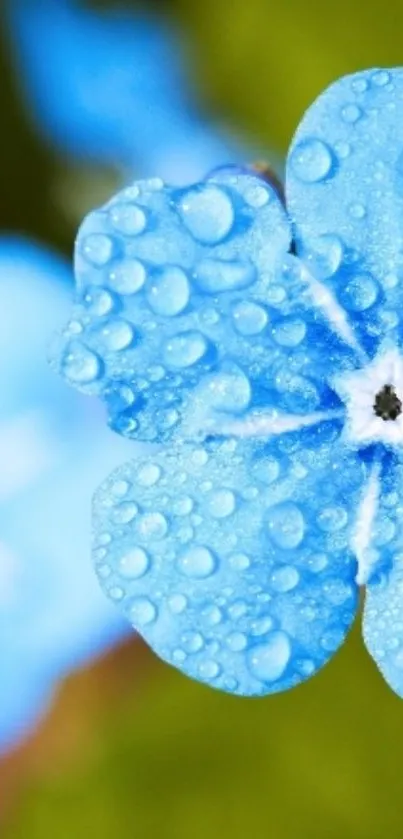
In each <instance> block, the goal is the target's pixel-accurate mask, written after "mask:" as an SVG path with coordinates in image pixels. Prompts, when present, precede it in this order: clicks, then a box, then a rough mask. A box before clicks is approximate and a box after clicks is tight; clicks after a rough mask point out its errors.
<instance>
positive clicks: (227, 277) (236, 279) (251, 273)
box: [194, 258, 256, 294]
mask: <svg viewBox="0 0 403 839" xmlns="http://www.w3.org/2000/svg"><path fill="white" fill-rule="evenodd" d="M194 279H195V281H196V283H197V285H198V286H199V288H201V289H202V290H203V291H205V292H207V294H219V293H220V292H224V291H235V290H236V289H241V288H247V287H248V286H250V285H252V283H253V282H254V281H255V279H256V269H255V266H254V265H253V263H252V262H251V261H250V260H248V259H243V260H242V259H238V260H236V261H235V260H224V259H211V258H206V259H203V260H201V261H200V262H199V263H198V265H197V267H196V269H195V272H194Z"/></svg>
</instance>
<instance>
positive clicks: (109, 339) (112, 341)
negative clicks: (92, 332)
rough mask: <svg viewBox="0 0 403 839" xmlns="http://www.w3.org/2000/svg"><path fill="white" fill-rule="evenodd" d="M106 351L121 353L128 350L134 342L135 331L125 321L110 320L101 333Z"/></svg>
mask: <svg viewBox="0 0 403 839" xmlns="http://www.w3.org/2000/svg"><path fill="white" fill-rule="evenodd" d="M100 335H101V339H102V343H103V344H104V346H105V348H106V350H109V351H112V352H120V351H121V350H125V349H127V347H129V346H130V344H131V343H132V341H133V338H134V331H133V327H132V326H131V325H130V323H127V321H125V320H117V319H116V320H110V321H109V322H108V323H107V324H106V325H105V326H103V327H102V329H101V331H100Z"/></svg>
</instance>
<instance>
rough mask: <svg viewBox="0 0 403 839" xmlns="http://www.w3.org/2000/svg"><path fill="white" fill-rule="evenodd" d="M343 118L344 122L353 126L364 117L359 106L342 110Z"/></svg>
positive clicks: (348, 106)
mask: <svg viewBox="0 0 403 839" xmlns="http://www.w3.org/2000/svg"><path fill="white" fill-rule="evenodd" d="M341 116H342V119H343V120H344V122H347V123H349V124H350V125H353V124H354V123H355V122H357V121H358V120H359V119H360V117H361V116H362V110H361V108H359V107H358V105H345V106H344V108H342V110H341Z"/></svg>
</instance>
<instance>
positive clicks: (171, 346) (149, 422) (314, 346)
mask: <svg viewBox="0 0 403 839" xmlns="http://www.w3.org/2000/svg"><path fill="white" fill-rule="evenodd" d="M288 246H289V229H288V222H287V219H286V217H285V213H284V210H283V208H282V205H281V204H280V203H279V199H278V197H277V195H276V193H275V192H274V190H273V189H271V188H270V187H269V186H268V185H266V184H265V183H264V182H263V181H262V180H261V179H260V178H258V177H255V176H253V175H251V174H239V172H236V173H235V174H234V172H231V170H230V169H229V170H228V169H227V170H222V171H220V172H217V173H216V174H215V175H213V176H212V177H210V178H208V179H207V180H206V181H204V182H202V183H200V184H197V185H195V186H192V187H189V188H187V189H186V190H177V189H172V188H170V187H166V186H164V185H163V184H162V182H160V181H155V180H154V181H146V182H139V183H138V184H135V185H134V186H132V187H130V188H129V189H126V190H124V191H123V192H121V193H119V194H118V196H117V197H116V198H115V199H114V200H113V201H112V202H110V203H109V204H108V205H107V206H106V207H104V208H102V209H101V210H99V211H96V212H94V213H91V214H90V216H88V218H87V219H86V220H85V222H84V224H83V226H82V228H81V231H80V234H79V237H78V242H77V254H76V268H77V283H78V288H79V300H78V304H77V306H76V308H75V311H74V316H73V320H72V322H71V323H70V324H69V326H68V327H67V330H66V331H65V333H64V335H63V336H62V341H61V347H60V346H59V347H58V348H57V349H56V357H57V362H56V364H57V367H58V369H59V370H60V371H61V372H62V374H63V375H64V376H65V377H66V379H67V380H68V381H69V383H70V384H73V385H75V386H77V387H79V388H80V389H81V390H84V391H85V392H88V393H93V394H98V395H100V396H101V397H102V398H103V399H104V400H105V402H106V404H107V408H108V413H109V423H110V425H111V426H112V428H113V429H114V430H115V431H117V432H119V433H121V434H123V435H125V436H128V437H131V438H138V439H142V440H153V441H154V440H156V441H157V440H164V439H165V440H166V439H169V438H170V437H171V436H172V434H173V433H174V432H177V431H178V429H179V428H180V433H182V434H184V433H185V425H186V434H187V435H188V436H192V437H194V436H195V434H196V433H197V430H198V429H200V427H203V428H205V418H206V416H208V414H209V413H211V411H217V412H221V414H226V415H236V416H240V415H243V414H244V413H245V412H246V411H250V410H254V409H260V408H261V406H264V408H265V409H270V408H273V409H274V410H276V411H280V412H282V411H286V412H291V413H298V414H301V413H310V412H312V411H316V410H328V409H329V408H334V407H336V406H337V407H340V401H339V400H338V398H337V397H335V396H334V394H332V393H331V392H330V390H329V388H328V386H327V385H326V379H327V378H328V376H329V375H330V374H331V373H332V372H336V371H339V370H340V368H343V369H344V368H345V366H346V365H347V366H348V367H351V366H353V364H354V362H353V358H354V357H355V354H356V350H357V347H356V346H355V345H354V340H350V339H351V336H352V339H354V334H353V332H352V331H351V332H350V331H349V327H348V324H347V323H345V322H344V321H343V314H344V313H343V312H342V310H341V309H340V307H338V308H337V306H336V305H335V304H334V301H333V302H332V301H331V300H330V303H329V301H328V300H327V299H322V297H323V294H322V292H323V288H322V287H320V284H318V283H316V285H315V283H314V282H313V281H312V282H311V280H312V278H311V277H310V276H309V274H308V272H307V270H306V269H305V268H304V266H303V264H302V263H301V262H299V261H298V260H297V259H296V258H295V257H293V256H291V255H290V254H288V253H287V247H288ZM318 289H319V291H318ZM325 291H326V289H325ZM327 293H328V292H327ZM321 295H322V297H321V300H320V303H318V299H317V298H318V296H319V297H320V296H321ZM314 302H315V303H318V305H319V307H320V306H322V308H323V307H325V308H326V306H327V308H328V309H329V308H330V309H331V314H332V316H333V317H334V319H335V321H336V323H335V324H333V326H334V331H333V332H332V331H331V330H330V329H329V323H328V319H327V317H324V316H323V315H321V314H320V312H318V310H317V309H316V308H314V307H313V303H314ZM337 333H339V334H337ZM349 340H350V345H351V346H350V348H348V347H347V346H346V341H347V343H348V341H349ZM185 419H186V422H184V420H185Z"/></svg>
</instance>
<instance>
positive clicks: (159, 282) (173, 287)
mask: <svg viewBox="0 0 403 839" xmlns="http://www.w3.org/2000/svg"><path fill="white" fill-rule="evenodd" d="M189 297H190V286H189V281H188V278H187V276H186V274H185V272H184V271H182V268H177V267H175V266H174V265H172V266H168V267H167V268H163V269H162V270H161V271H160V272H159V273H157V274H155V275H154V276H153V278H152V280H151V283H150V286H149V288H148V291H147V299H148V302H149V304H150V307H151V308H152V310H153V312H155V313H156V314H157V315H162V316H164V317H174V316H175V315H179V313H180V312H182V311H183V310H184V309H185V308H186V306H187V304H188V302H189Z"/></svg>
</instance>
